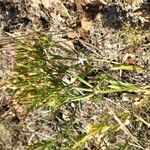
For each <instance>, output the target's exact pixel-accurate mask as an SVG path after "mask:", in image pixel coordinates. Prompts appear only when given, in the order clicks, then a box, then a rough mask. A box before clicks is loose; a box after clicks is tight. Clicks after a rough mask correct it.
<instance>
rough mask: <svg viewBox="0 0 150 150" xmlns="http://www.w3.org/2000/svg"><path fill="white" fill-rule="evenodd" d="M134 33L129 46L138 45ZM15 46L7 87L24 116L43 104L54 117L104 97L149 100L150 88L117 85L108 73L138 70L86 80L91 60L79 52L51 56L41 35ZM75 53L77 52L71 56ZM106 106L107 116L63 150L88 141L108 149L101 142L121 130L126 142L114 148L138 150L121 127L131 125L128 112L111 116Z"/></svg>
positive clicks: (51, 144) (48, 145) (51, 145)
mask: <svg viewBox="0 0 150 150" xmlns="http://www.w3.org/2000/svg"><path fill="white" fill-rule="evenodd" d="M133 34H135V33H134V32H133V33H132V35H128V36H129V37H128V38H127V39H128V40H129V41H128V42H129V43H134V42H136V41H137V39H136V38H135V37H134V36H136V35H133ZM16 44H17V51H16V67H15V68H14V75H13V78H12V79H11V83H12V87H13V89H15V90H16V93H15V96H14V98H15V100H17V101H18V102H19V103H22V104H23V105H25V106H26V107H27V109H28V111H27V113H29V112H31V111H32V110H34V109H36V108H37V107H40V106H43V105H47V106H49V107H50V108H51V110H52V113H55V112H56V111H57V110H58V109H59V108H60V107H61V106H62V105H64V104H66V103H70V102H75V101H76V102H79V101H86V100H92V101H95V100H97V99H98V100H100V98H102V97H103V96H104V95H108V94H109V95H111V94H114V93H134V94H137V95H144V97H145V99H144V100H143V101H145V102H147V99H148V97H149V95H150V88H149V87H143V86H139V85H135V84H132V83H126V82H122V81H119V80H118V79H116V78H115V77H114V75H113V74H112V71H114V70H115V71H116V70H120V69H122V70H130V71H137V70H141V68H140V67H138V66H134V67H133V66H130V65H128V66H123V65H122V66H119V67H118V66H117V67H116V66H114V67H112V68H111V69H110V70H108V72H104V71H102V72H101V73H97V74H96V75H95V77H94V78H89V79H87V75H88V74H90V73H91V72H93V68H94V66H93V65H92V64H94V62H95V58H91V57H88V56H87V55H84V54H83V53H82V54H81V53H79V54H78V55H77V57H72V58H71V57H67V58H66V57H65V56H62V55H60V54H54V53H52V52H51V48H52V47H54V46H56V45H55V42H53V40H52V38H51V37H48V36H45V35H41V34H36V35H34V38H32V39H31V41H30V42H27V41H26V42H21V41H17V43H16ZM62 51H63V49H62ZM74 53H76V52H75V51H74ZM80 54H81V55H82V56H80ZM83 56H84V58H86V59H84V60H85V62H82V64H80V63H72V61H77V62H78V59H80V58H81V57H83ZM65 60H67V61H70V63H65ZM104 62H105V63H111V62H108V61H107V62H106V61H104ZM107 103H108V102H106V104H107ZM142 106H143V105H142ZM107 107H108V108H107V111H105V112H104V113H103V114H102V115H101V116H100V121H98V123H93V124H91V125H90V127H89V129H88V131H87V134H86V135H83V136H82V138H81V137H80V139H78V140H76V139H74V144H72V148H70V147H67V146H66V147H65V148H64V149H66V150H67V149H68V150H69V149H72V150H77V149H83V148H84V147H85V145H86V144H87V143H88V142H89V141H90V140H92V139H93V138H96V139H98V143H99V146H100V147H109V146H110V145H111V144H106V143H107V142H109V140H110V139H113V137H114V136H116V135H119V134H120V133H121V131H123V132H126V133H127V135H128V138H127V140H126V142H125V143H123V142H119V143H118V145H115V146H114V148H115V149H116V148H120V149H121V148H122V147H123V148H124V149H126V148H130V147H131V145H132V146H133V145H136V146H137V147H140V148H141V147H142V146H141V145H140V144H139V143H138V140H137V139H136V138H135V137H134V136H133V135H132V134H131V133H130V132H129V130H128V129H127V128H126V125H128V124H130V122H131V118H132V117H131V116H132V112H130V111H126V110H124V109H122V108H121V111H120V108H119V109H117V110H116V111H114V110H112V109H111V108H110V107H109V106H107ZM134 108H135V107H134ZM135 109H137V108H135ZM139 118H140V117H139ZM141 120H142V121H143V120H144V119H141ZM143 122H146V121H145V120H144V121H143ZM68 132H69V131H68ZM56 139H57V137H56ZM56 139H50V140H48V141H42V142H39V143H37V144H35V145H34V146H32V147H31V149H38V148H41V147H42V148H41V149H57V145H59V143H57V140H56ZM131 141H132V142H133V143H131ZM59 149H60V148H59ZM62 149H63V148H62Z"/></svg>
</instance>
